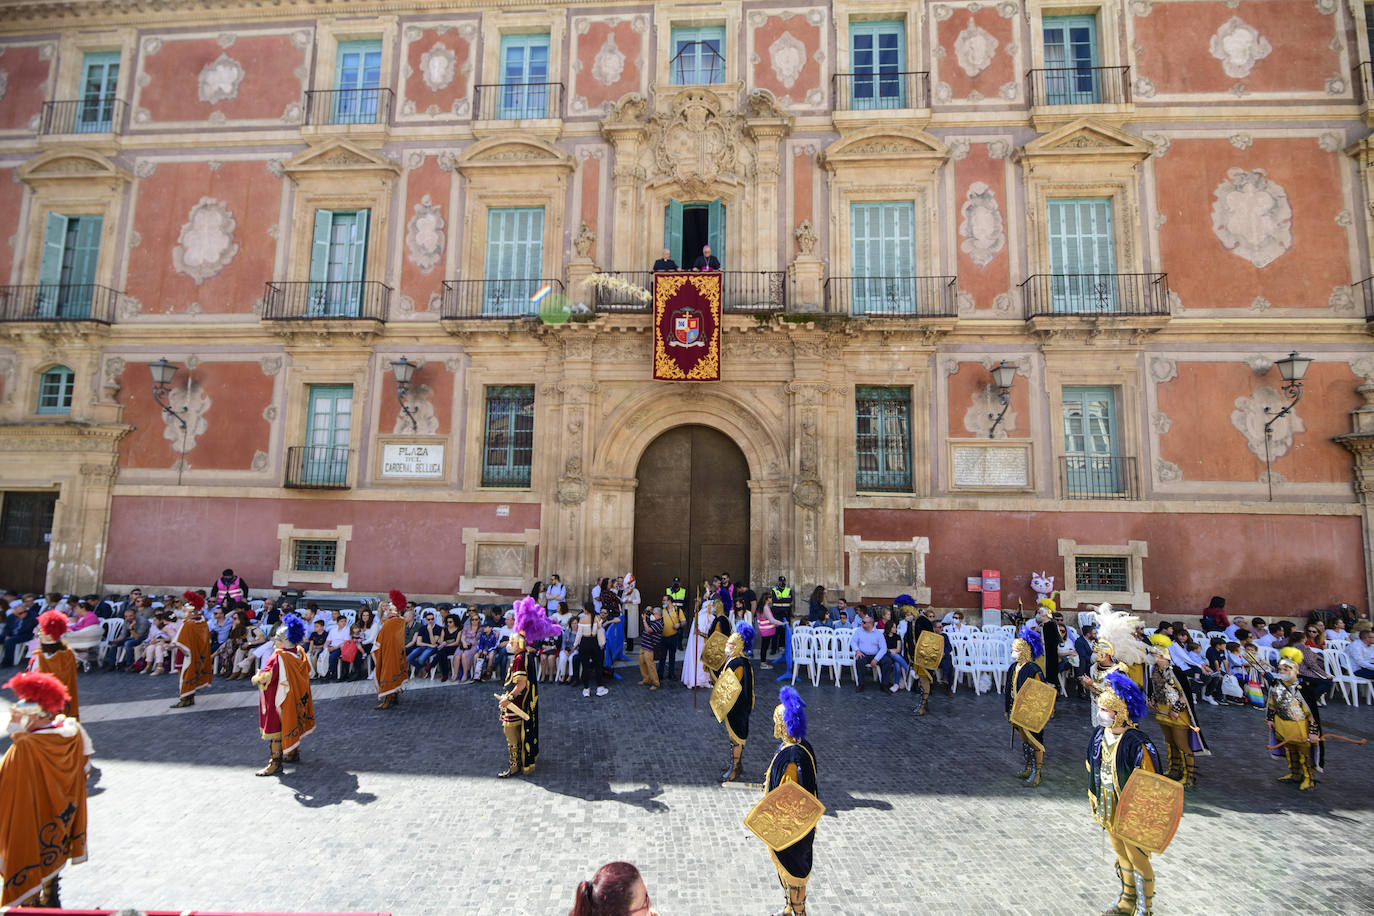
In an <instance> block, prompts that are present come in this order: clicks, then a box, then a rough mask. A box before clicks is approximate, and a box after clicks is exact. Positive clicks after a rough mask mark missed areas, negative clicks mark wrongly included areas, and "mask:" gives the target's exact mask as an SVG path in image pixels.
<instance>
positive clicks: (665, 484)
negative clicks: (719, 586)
mask: <svg viewBox="0 0 1374 916" xmlns="http://www.w3.org/2000/svg"><path fill="white" fill-rule="evenodd" d="M635 477H636V478H637V479H638V481H639V484H638V486H637V488H636V489H635V534H634V537H635V540H634V544H635V547H634V574H635V577H636V578H637V579H638V580H639V591H640V594H641V596H643V599H644V603H645V604H648V603H650V602H654V603H657V602H659V601H661V600H662V597H663V590H664V589H666V588H667V587H668V586H669V585H670V584H671V583H672V581H673V577H674V576H676V577H678V578H680V579H681V580H682V586H683V588H685V589H687V596H688V599H689V601H690V600H692V599H695V598H696V588H697V585H699V584H700V583H701V580H702V579H704V578H709V577H710V576H712V575H716V574H718V573H722V572H727V573H729V574H730V578H731V579H732V580H733V581H735V582H748V581H749V578H748V577H749V463H748V461H746V460H745V458H744V453H743V452H741V451H740V449H739V446H737V445H735V443H733V442H731V441H730V438H729V437H728V436H726V435H725V434H724V433H722V432H720V431H718V430H714V429H711V428H710V427H707V426H679V427H676V428H674V429H670V430H668V431H667V432H665V433H663V435H661V436H659V437H658V438H657V439H655V440H654V441H653V442H651V443H649V447H648V448H646V449H645V450H644V454H643V455H641V456H640V459H639V466H638V468H637V470H636V471H635Z"/></svg>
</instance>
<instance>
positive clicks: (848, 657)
mask: <svg viewBox="0 0 1374 916" xmlns="http://www.w3.org/2000/svg"><path fill="white" fill-rule="evenodd" d="M853 641H854V631H853V630H852V629H850V628H849V627H845V628H843V629H840V630H836V631H835V686H836V687H838V686H840V680H841V676H842V675H843V674H844V672H845V671H848V672H849V675H850V677H853V678H854V683H856V684H857V683H858V682H859V681H858V677H857V675H858V669H856V668H855V667H854V649H853V647H852V645H851V643H852V642H853Z"/></svg>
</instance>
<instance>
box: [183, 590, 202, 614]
mask: <svg viewBox="0 0 1374 916" xmlns="http://www.w3.org/2000/svg"><path fill="white" fill-rule="evenodd" d="M181 597H182V599H183V600H184V601H185V602H186V603H187V604H189V605H190V606H191V608H192V610H194V611H196V612H200V611H203V610H205V596H204V595H202V594H201V593H200V592H192V591H185V592H182V593H181Z"/></svg>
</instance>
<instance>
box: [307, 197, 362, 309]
mask: <svg viewBox="0 0 1374 916" xmlns="http://www.w3.org/2000/svg"><path fill="white" fill-rule="evenodd" d="M370 215H371V214H370V212H369V211H368V210H316V211H315V234H314V241H313V244H312V245H311V251H310V288H309V290H308V292H307V296H308V299H307V301H306V310H307V311H306V314H307V315H308V316H309V317H338V316H343V317H350V316H353V317H356V316H358V315H360V314H361V313H362V302H363V280H364V278H365V276H366V273H367V232H368V218H369V217H370Z"/></svg>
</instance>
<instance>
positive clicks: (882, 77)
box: [849, 19, 907, 109]
mask: <svg viewBox="0 0 1374 916" xmlns="http://www.w3.org/2000/svg"><path fill="white" fill-rule="evenodd" d="M849 63H850V66H851V68H852V69H853V71H854V75H853V77H852V82H851V83H850V100H849V104H850V107H851V108H854V109H870V108H906V107H907V99H906V83H905V80H904V78H903V76H902V71H903V70H905V69H906V66H905V64H906V24H905V23H904V22H902V21H901V20H900V19H894V20H883V21H872V22H870V21H852V20H851V21H850V23H849Z"/></svg>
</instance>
